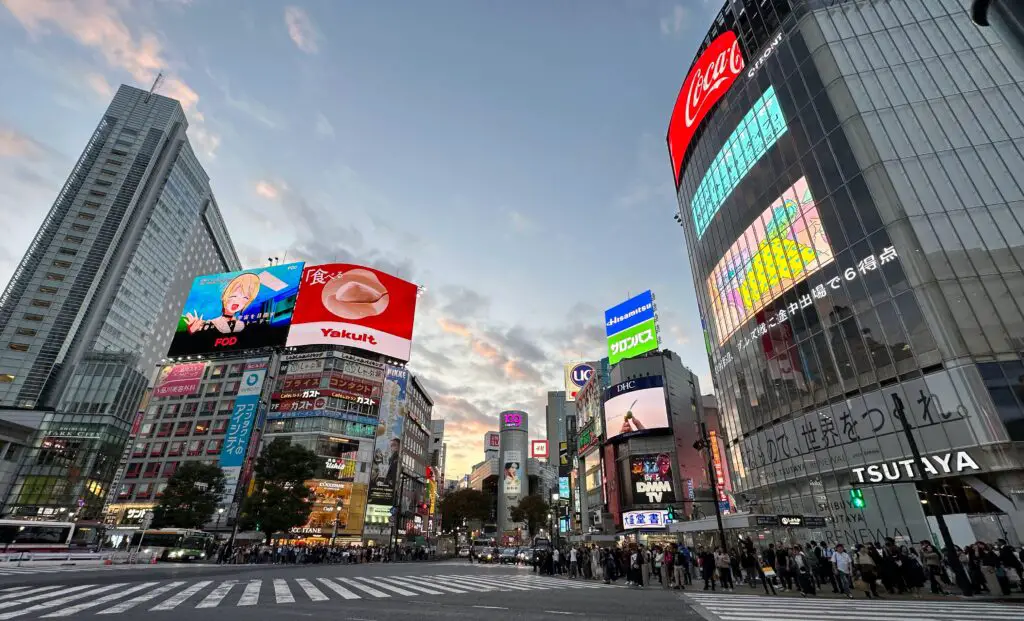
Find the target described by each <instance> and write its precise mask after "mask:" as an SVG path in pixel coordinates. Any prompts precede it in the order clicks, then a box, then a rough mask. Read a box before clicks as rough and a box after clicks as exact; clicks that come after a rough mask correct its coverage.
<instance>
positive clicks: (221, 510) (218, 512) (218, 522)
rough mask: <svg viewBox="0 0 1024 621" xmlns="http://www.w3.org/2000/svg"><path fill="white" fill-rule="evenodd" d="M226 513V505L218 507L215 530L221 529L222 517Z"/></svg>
mask: <svg viewBox="0 0 1024 621" xmlns="http://www.w3.org/2000/svg"><path fill="white" fill-rule="evenodd" d="M222 515H224V507H217V523H216V524H215V525H214V527H213V529H214V530H220V518H221V516H222Z"/></svg>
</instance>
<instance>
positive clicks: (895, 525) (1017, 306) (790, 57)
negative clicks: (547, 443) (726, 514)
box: [669, 0, 1024, 544]
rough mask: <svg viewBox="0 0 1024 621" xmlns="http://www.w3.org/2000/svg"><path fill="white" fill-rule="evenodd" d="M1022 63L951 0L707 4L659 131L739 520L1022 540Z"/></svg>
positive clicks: (813, 528)
mask: <svg viewBox="0 0 1024 621" xmlns="http://www.w3.org/2000/svg"><path fill="white" fill-rule="evenodd" d="M733 40H736V41H737V42H738V43H737V45H738V48H733V47H730V46H731V44H732V41H733ZM730 50H735V53H736V54H739V55H741V56H742V62H739V59H738V58H737V57H735V56H733V55H731V54H732V52H731V51H730ZM1022 67H1024V65H1022V64H1021V63H1020V62H1018V59H1016V58H1015V52H1014V48H1013V47H1012V46H1011V45H1009V44H1008V43H1007V42H1006V41H1005V40H1003V39H1001V38H1000V36H999V33H998V32H997V31H995V30H993V29H991V28H979V27H978V26H977V25H976V24H974V23H973V22H972V20H971V14H970V0H878V1H865V0H858V1H853V0H849V1H842V0H745V1H744V0H735V1H732V2H728V3H727V4H726V6H725V7H724V8H723V9H722V11H721V12H720V13H719V14H718V16H717V18H716V19H715V22H714V24H713V25H712V27H711V29H710V31H709V32H708V35H707V37H706V39H705V40H704V42H703V43H702V45H701V47H700V49H699V50H698V52H697V54H696V56H695V61H694V64H693V66H692V67H691V69H690V70H689V74H690V78H688V79H687V82H686V85H684V88H683V92H681V93H680V99H679V102H677V104H676V110H675V112H674V113H673V121H672V126H671V128H670V132H669V144H670V150H671V151H672V158H671V159H672V161H673V162H674V165H675V166H676V167H677V168H676V170H675V171H673V172H674V173H675V175H676V179H677V188H678V202H679V212H678V215H677V218H678V219H679V221H680V224H681V226H682V228H683V233H684V235H685V239H686V244H687V248H688V250H689V256H690V262H691V265H692V272H693V283H694V286H695V288H696V290H697V298H698V303H699V307H700V309H701V313H702V320H703V322H704V325H705V328H706V331H707V335H706V336H707V338H706V342H707V344H708V353H709V358H710V362H711V367H712V373H713V377H714V384H715V389H716V395H717V397H718V402H719V404H720V416H721V421H722V424H723V434H724V435H725V436H726V438H725V440H726V443H727V454H728V457H729V460H730V470H731V473H732V479H733V480H732V485H733V491H734V492H735V495H736V499H737V502H738V503H739V505H740V508H741V509H742V510H749V511H750V513H751V514H752V515H759V516H761V517H760V518H759V519H758V521H756V523H755V522H753V521H752V522H751V524H750V529H749V531H750V532H748V533H740V534H746V535H750V536H754V538H755V540H757V538H758V537H757V536H758V535H761V536H762V537H761V538H762V539H763V538H765V536H764V535H765V533H768V531H772V532H771V533H770V534H768V536H767V538H768V539H769V540H771V539H775V540H776V541H785V540H792V541H798V542H801V543H806V541H807V540H808V539H814V540H817V541H820V540H827V541H829V542H831V543H836V542H842V543H846V544H851V543H858V542H864V541H880V540H882V539H883V538H885V537H893V538H894V539H896V540H897V541H899V542H908V543H909V542H918V541H921V540H922V539H933V538H936V537H937V536H938V535H937V532H938V531H937V529H936V526H935V520H934V517H933V514H934V513H935V511H936V510H937V509H941V510H942V512H943V513H944V514H946V515H949V516H951V517H950V518H949V519H950V520H958V521H959V522H960V523H961V525H962V526H963V527H964V528H970V529H972V530H973V531H974V537H975V538H976V539H980V540H985V541H994V540H995V539H997V538H1000V537H1002V538H1010V539H1012V537H1006V535H1007V534H1013V533H1016V536H1017V537H1018V538H1019V539H1024V451H1022V449H1021V447H1022V446H1024V444H1022V443H1024V360H1022V351H1024V182H1022V179H1021V171H1024V90H1022V87H1024V68H1022ZM769 93H772V94H774V97H775V98H776V100H777V104H778V107H779V109H780V110H781V120H782V122H783V123H784V128H776V127H775V124H774V123H772V124H771V126H772V127H773V128H775V129H776V131H773V133H772V134H771V139H772V141H773V142H771V143H770V144H768V143H769V142H770V141H767V140H765V137H764V136H763V131H762V130H760V129H759V128H761V127H763V125H764V123H761V122H751V120H750V119H751V115H753V116H755V117H756V116H757V114H758V109H759V106H760V107H761V108H763V106H762V105H761V102H763V101H764V98H765V96H766V94H769ZM766 144H767V145H768V146H767V148H764V147H765V145H766ZM708 179H710V180H711V181H710V182H708V181H706V180H708ZM708 183H710V184H711V185H712V186H713V187H709V186H707V185H706V184H708ZM708 196H711V197H714V199H715V200H714V202H713V203H711V204H710V206H711V207H714V209H709V204H708V200H707V197H708ZM695 205H697V206H699V207H701V208H700V209H696V210H695V209H694V206H695ZM904 425H909V427H910V428H911V430H912V437H913V439H914V444H916V445H917V446H916V449H917V452H919V453H920V455H919V456H917V457H915V450H914V449H912V448H911V445H910V442H909V440H908V438H907V435H906V434H905V432H904ZM925 478H927V479H928V481H925V480H924V479H925ZM851 491H852V492H853V493H854V494H856V493H858V492H863V494H864V498H865V500H866V506H865V507H863V508H862V507H860V506H858V505H859V504H860V503H859V502H853V500H852V499H853V497H854V496H853V495H852V494H851ZM929 499H931V500H929ZM929 502H930V503H931V504H929ZM787 516H788V517H792V516H799V517H800V519H799V520H796V521H794V520H783V519H782V518H783V517H787ZM783 524H787V525H792V524H800V526H798V527H791V526H783Z"/></svg>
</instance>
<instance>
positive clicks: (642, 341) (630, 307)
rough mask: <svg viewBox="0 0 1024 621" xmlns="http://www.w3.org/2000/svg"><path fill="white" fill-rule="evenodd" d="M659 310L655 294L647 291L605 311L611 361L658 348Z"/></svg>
mask: <svg viewBox="0 0 1024 621" xmlns="http://www.w3.org/2000/svg"><path fill="white" fill-rule="evenodd" d="M655 310H656V309H655V306H654V294H653V293H651V291H650V290H647V291H644V292H643V293H641V294H640V295H636V296H633V297H631V298H629V299H628V300H626V301H625V302H622V303H621V304H618V305H616V306H613V307H611V308H609V309H608V310H606V311H605V312H604V330H605V334H606V335H607V336H608V363H609V364H615V363H616V362H618V361H619V360H623V359H624V358H632V357H633V356H638V355H640V354H642V353H645V352H649V351H653V350H655V349H658V325H657V323H658V322H657V315H656V314H655ZM584 383H585V382H584Z"/></svg>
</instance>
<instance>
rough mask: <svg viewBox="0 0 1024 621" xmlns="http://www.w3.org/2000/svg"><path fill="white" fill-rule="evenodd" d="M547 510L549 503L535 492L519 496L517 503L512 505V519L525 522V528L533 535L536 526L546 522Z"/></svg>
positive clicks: (535, 532)
mask: <svg viewBox="0 0 1024 621" xmlns="http://www.w3.org/2000/svg"><path fill="white" fill-rule="evenodd" d="M549 511H551V505H549V504H548V503H547V501H546V500H544V499H543V498H542V497H540V496H538V495H536V494H531V495H529V496H524V497H523V498H521V499H520V500H519V504H517V505H516V506H514V507H512V510H511V515H512V521H513V522H526V527H527V530H528V531H529V532H530V534H531V535H535V534H537V527H538V526H540V525H541V524H547V522H548V512H549Z"/></svg>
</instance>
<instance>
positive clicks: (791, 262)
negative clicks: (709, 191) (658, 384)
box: [707, 177, 834, 345]
mask: <svg viewBox="0 0 1024 621" xmlns="http://www.w3.org/2000/svg"><path fill="white" fill-rule="evenodd" d="M833 258H834V253H833V250H832V246H831V244H830V243H829V241H828V236H827V235H826V234H825V227H824V226H823V225H822V222H821V215H820V214H819V213H818V207H817V205H816V204H815V202H814V197H813V196H812V195H811V189H810V188H809V187H808V185H807V180H806V179H805V178H803V177H801V178H800V179H799V180H797V182H796V183H794V184H793V185H792V186H790V188H789V189H787V190H786V191H785V192H783V193H782V196H780V197H778V198H777V199H775V201H774V202H773V203H772V204H771V205H770V206H769V207H768V208H767V209H765V210H764V211H763V212H762V213H761V214H760V215H759V216H758V217H757V218H756V219H755V220H754V222H753V223H751V225H750V226H748V227H747V229H746V230H745V231H744V232H743V234H742V235H740V237H739V238H738V239H737V240H736V241H735V242H734V243H733V244H732V246H730V248H729V249H728V250H727V251H726V252H725V254H724V255H723V256H722V258H721V260H719V262H718V264H717V265H716V266H715V268H714V269H713V270H712V271H711V275H710V276H708V280H707V286H708V294H709V296H710V299H711V309H712V316H713V317H714V320H715V326H716V327H717V330H716V332H717V334H718V344H719V345H721V344H722V343H724V342H725V341H726V339H728V338H729V337H730V336H731V335H732V333H733V332H735V331H736V330H737V329H738V328H739V327H740V326H742V325H743V324H744V323H745V322H746V321H747V320H748V319H750V317H752V316H753V315H754V314H755V313H757V312H758V311H760V310H761V309H763V308H764V307H765V306H767V305H768V304H769V303H771V302H772V301H773V300H775V299H776V298H778V297H779V296H780V295H782V294H783V293H784V292H786V291H787V290H789V289H790V288H791V287H793V286H794V285H795V284H797V283H798V282H800V281H802V280H804V279H805V278H807V277H808V276H810V275H811V274H813V273H815V272H817V271H818V270H820V269H821V268H823V267H825V266H826V265H828V264H829V263H831V262H832V261H833Z"/></svg>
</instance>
